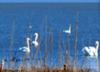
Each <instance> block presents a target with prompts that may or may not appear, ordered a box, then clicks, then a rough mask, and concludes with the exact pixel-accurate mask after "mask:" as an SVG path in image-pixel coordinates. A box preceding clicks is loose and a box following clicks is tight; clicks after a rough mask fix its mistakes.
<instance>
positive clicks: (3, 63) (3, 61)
mask: <svg viewBox="0 0 100 72" xmlns="http://www.w3.org/2000/svg"><path fill="white" fill-rule="evenodd" d="M4 65H5V60H4V59H2V67H1V69H2V70H3V69H4Z"/></svg>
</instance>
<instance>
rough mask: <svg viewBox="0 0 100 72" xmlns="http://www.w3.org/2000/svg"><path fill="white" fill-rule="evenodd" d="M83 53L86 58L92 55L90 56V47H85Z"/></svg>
mask: <svg viewBox="0 0 100 72" xmlns="http://www.w3.org/2000/svg"><path fill="white" fill-rule="evenodd" d="M82 52H83V53H84V55H85V56H89V55H90V54H89V49H88V47H84V48H83V49H82Z"/></svg>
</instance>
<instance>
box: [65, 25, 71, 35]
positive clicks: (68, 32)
mask: <svg viewBox="0 0 100 72" xmlns="http://www.w3.org/2000/svg"><path fill="white" fill-rule="evenodd" d="M63 32H65V33H67V34H71V25H70V26H69V29H68V30H63Z"/></svg>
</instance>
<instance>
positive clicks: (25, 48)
mask: <svg viewBox="0 0 100 72" xmlns="http://www.w3.org/2000/svg"><path fill="white" fill-rule="evenodd" d="M26 41H27V46H25V47H21V48H19V50H21V51H23V52H25V53H30V43H29V41H30V38H26Z"/></svg>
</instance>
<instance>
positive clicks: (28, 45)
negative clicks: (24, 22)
mask: <svg viewBox="0 0 100 72" xmlns="http://www.w3.org/2000/svg"><path fill="white" fill-rule="evenodd" d="M27 47H28V48H29V47H30V44H29V40H27Z"/></svg>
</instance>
